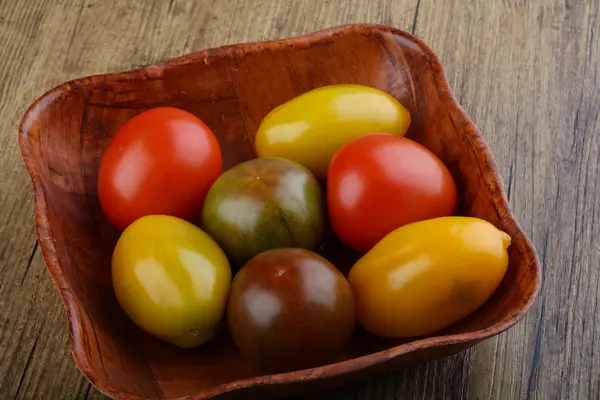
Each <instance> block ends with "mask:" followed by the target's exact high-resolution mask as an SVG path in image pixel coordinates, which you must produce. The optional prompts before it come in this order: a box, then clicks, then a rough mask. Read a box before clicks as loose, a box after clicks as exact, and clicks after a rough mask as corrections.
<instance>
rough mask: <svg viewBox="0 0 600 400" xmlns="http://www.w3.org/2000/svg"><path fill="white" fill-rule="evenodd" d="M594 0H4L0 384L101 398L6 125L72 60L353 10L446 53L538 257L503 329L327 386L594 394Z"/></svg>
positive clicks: (0, 34)
mask: <svg viewBox="0 0 600 400" xmlns="http://www.w3.org/2000/svg"><path fill="white" fill-rule="evenodd" d="M599 3H600V1H599V0H493V1H490V0H462V1H461V0H444V1H443V2H442V1H435V0H347V1H325V0H314V1H312V0H298V1H294V2H292V1H283V0H222V1H219V0H198V1H194V0H170V1H167V0H147V1H145V0H28V1H21V0H1V1H0V60H2V61H1V63H0V266H1V271H0V399H12V398H17V399H34V398H35V399H38V398H39V399H80V398H82V399H83V398H86V399H100V398H103V396H102V395H101V394H100V393H99V392H98V391H96V390H95V389H94V388H93V387H92V386H91V385H90V384H89V383H88V381H87V380H86V379H85V378H84V377H83V376H82V375H81V374H80V372H79V371H78V369H77V368H76V366H75V364H74V363H73V361H72V358H71V354H70V352H69V346H68V334H67V328H66V318H65V314H64V311H63V308H62V305H61V302H60V300H59V296H58V292H57V291H56V290H55V288H54V286H53V284H52V282H51V280H50V278H49V275H48V273H47V271H46V269H45V266H44V262H43V260H42V256H41V254H40V251H39V250H38V247H37V237H36V232H35V226H34V223H33V204H32V201H33V196H32V190H31V185H30V182H29V178H28V176H27V173H26V171H25V169H24V167H23V165H22V162H21V158H20V152H19V148H18V143H17V126H18V124H19V120H20V118H21V116H22V115H23V113H24V111H25V109H26V107H27V106H28V105H29V104H30V103H31V102H32V101H33V100H34V99H35V98H36V97H38V96H39V95H41V94H42V93H44V92H45V91H46V90H48V89H50V88H52V87H53V86H55V85H57V84H59V83H61V82H63V81H66V80H69V79H72V78H76V77H79V76H82V75H89V74H93V73H105V72H112V71H119V70H122V69H128V68H131V67H133V66H136V65H143V64H149V63H153V62H156V61H158V60H162V59H166V58H170V57H173V56H177V55H181V54H185V53H188V52H191V51H195V50H201V49H204V48H208V47H214V46H218V45H223V44H231V43H236V42H240V41H255V40H261V39H268V38H279V37H286V36H291V35H297V34H302V33H308V32H311V31H314V30H317V29H320V28H324V27H328V26H332V25H337V24H342V23H348V22H376V23H382V24H386V25H391V26H395V27H399V28H402V29H405V30H408V31H412V32H414V33H415V34H416V35H417V36H419V37H421V38H422V39H424V40H425V41H426V42H427V43H428V44H429V45H430V46H431V47H432V48H433V50H434V51H435V52H437V53H438V54H439V55H440V57H441V59H442V61H443V63H444V64H445V67H446V71H447V74H448V78H449V80H450V83H451V86H452V87H453V89H454V91H455V93H456V94H457V97H458V99H459V100H460V102H461V104H462V105H463V107H464V108H465V109H466V111H467V112H468V113H469V114H470V115H471V116H472V118H473V119H474V121H475V122H476V124H477V125H478V126H479V127H480V129H481V132H482V134H483V135H484V137H485V139H486V140H487V142H488V144H489V145H490V147H491V148H492V151H493V153H494V154H495V156H496V160H497V162H498V165H499V167H500V169H501V172H502V176H503V179H504V182H505V186H506V188H507V190H508V196H509V200H510V202H511V203H512V205H513V207H514V211H515V213H516V215H517V217H518V219H519V221H520V222H521V224H522V226H523V228H524V229H525V230H526V231H527V233H528V234H529V235H530V237H531V239H532V240H533V242H534V244H535V245H536V247H537V249H538V252H539V256H540V259H541V260H542V262H543V268H544V282H543V287H542V292H541V294H540V296H539V298H538V301H537V302H536V304H535V306H534V307H533V309H532V310H531V312H530V313H529V314H528V315H527V317H526V318H524V319H523V320H522V321H521V322H520V323H519V324H517V325H516V326H514V327H513V328H512V329H510V330H509V331H508V332H506V333H504V334H501V335H499V336H497V337H495V338H492V339H490V340H487V341H485V342H483V343H481V344H479V345H478V346H476V347H474V348H472V349H471V350H469V351H467V352H464V353H462V354H459V355H456V356H454V357H451V358H449V359H445V360H440V361H437V362H432V363H428V364H422V365H417V366H414V367H410V368H406V369H404V370H401V371H397V372H394V373H390V374H388V375H385V376H381V377H379V378H377V379H374V380H371V381H368V382H361V383H356V384H354V385H351V386H348V387H343V388H340V389H337V390H334V391H332V392H329V393H323V394H322V398H332V399H386V400H388V399H395V398H398V399H400V398H402V399H441V398H452V399H459V398H464V399H488V398H489V399H517V398H519V399H520V398H537V399H544V400H546V399H598V398H600V310H599V309H598V307H597V303H598V298H599V293H598V287H599V285H600V281H599V279H600V240H599V239H598V237H597V236H596V235H598V234H600V229H599V228H597V226H598V225H599V224H600V183H599V181H600V170H599V164H600V162H599V161H600V158H599V157H600V116H599V115H600V18H598V9H599V7H600V6H599Z"/></svg>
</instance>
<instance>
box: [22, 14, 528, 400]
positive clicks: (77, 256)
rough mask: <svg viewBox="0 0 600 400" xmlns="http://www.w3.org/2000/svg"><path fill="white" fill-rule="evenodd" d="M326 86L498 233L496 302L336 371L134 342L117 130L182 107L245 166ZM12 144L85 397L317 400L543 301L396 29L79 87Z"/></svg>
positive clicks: (222, 349) (227, 157)
mask: <svg viewBox="0 0 600 400" xmlns="http://www.w3.org/2000/svg"><path fill="white" fill-rule="evenodd" d="M490 79H493V78H492V77H491V78H490ZM338 83H358V84H363V85H369V86H373V87H376V88H379V89H382V90H384V91H386V92H388V93H390V94H391V95H393V96H394V97H396V98H397V99H398V100H399V101H400V102H402V103H403V104H404V105H405V106H406V107H408V108H409V110H410V112H411V114H412V118H413V123H412V126H411V128H410V131H409V134H408V136H409V137H412V138H414V139H415V140H417V141H419V142H420V143H422V144H424V145H425V146H426V147H428V148H429V149H430V150H432V151H433V152H434V153H435V154H436V155H437V156H438V157H440V158H441V160H442V161H443V162H444V163H445V164H446V165H447V166H448V168H449V170H450V171H451V173H452V175H453V176H454V178H455V180H456V183H457V186H458V189H459V196H460V204H459V207H458V211H457V212H458V214H460V215H471V216H476V217H480V218H483V219H486V220H488V221H490V222H492V223H493V224H495V225H496V226H498V227H499V228H501V229H503V230H504V231H506V232H508V233H509V234H510V236H511V237H512V239H513V242H512V243H513V244H512V245H511V246H510V248H509V257H510V265H509V268H508V272H507V274H506V276H505V278H504V280H503V282H502V284H501V286H500V287H499V288H498V290H497V291H496V293H495V294H494V295H493V297H492V298H490V299H489V301H488V302H487V303H486V304H485V305H484V306H483V307H482V308H480V309H479V310H478V311H476V312H475V313H474V314H472V315H470V316H469V317H467V318H465V319H464V320H462V321H460V322H458V323H457V324H455V325H453V326H451V327H450V328H449V329H446V330H444V331H443V332H440V333H438V334H436V335H432V336H429V337H422V338H418V339H416V340H412V341H400V340H386V339H381V338H377V337H374V336H371V335H369V334H367V333H365V332H364V331H362V330H361V329H357V330H356V332H355V334H354V336H353V338H352V340H351V343H350V345H349V346H348V351H347V354H346V356H345V359H342V360H339V362H337V363H334V364H330V365H324V366H321V367H318V368H313V369H308V370H302V371H294V372H290V373H283V374H276V375H268V374H265V373H263V372H261V371H260V370H258V369H257V368H256V367H255V366H254V365H252V364H251V363H249V362H247V361H246V360H244V359H243V358H241V357H240V356H239V355H238V353H237V352H236V350H235V348H234V347H233V345H232V342H231V339H230V338H229V336H228V334H227V332H224V333H223V334H221V335H220V336H219V337H218V338H217V339H216V340H214V341H213V342H211V343H210V344H209V345H205V346H203V347H200V348H198V349H194V350H180V349H178V348H175V347H173V346H170V345H167V344H164V343H162V342H159V341H157V340H155V339H152V338H151V337H149V336H148V335H146V334H145V333H143V332H142V331H140V330H139V329H138V328H137V327H136V326H134V325H133V324H132V323H131V322H130V320H129V319H128V318H127V317H126V316H125V314H124V313H123V312H122V311H121V309H120V308H119V306H118V305H117V302H116V300H115V297H114V293H113V290H112V286H111V278H110V258H111V253H112V249H113V246H114V244H115V242H116V239H117V238H118V232H117V231H116V230H115V229H114V228H113V227H112V226H111V225H110V224H109V223H108V222H107V220H106V218H105V217H104V215H103V213H102V211H101V209H100V205H99V203H98V198H97V187H96V181H97V175H98V168H99V162H100V157H101V156H102V153H103V151H104V149H105V148H106V146H107V144H108V141H109V140H110V138H111V136H112V135H113V134H114V133H115V131H116V130H117V128H119V126H120V125H122V124H123V123H124V122H125V121H127V120H128V119H129V118H131V117H133V116H134V115H136V114H138V113H139V112H141V111H143V110H146V109H149V108H152V107H157V106H165V105H168V106H175V107H180V108H183V109H185V110H188V111H190V112H192V113H194V114H196V115H197V116H198V117H200V118H201V119H202V120H204V121H205V122H206V123H207V124H208V125H209V126H210V127H211V128H212V129H213V130H214V132H215V134H216V135H217V136H218V139H219V142H220V144H221V146H222V149H223V152H224V168H229V167H231V166H233V165H235V164H237V163H239V162H241V161H244V160H247V159H249V158H252V157H254V151H253V146H252V144H253V140H252V139H253V136H254V133H255V132H256V130H257V128H258V125H259V123H260V121H261V119H262V118H263V117H264V116H265V115H266V114H267V113H268V112H269V111H270V110H271V109H273V108H274V107H275V106H277V105H279V104H281V103H283V102H285V101H287V100H289V99H291V98H292V97H294V96H296V95H299V94H301V93H303V92H306V91H308V90H310V89H314V88H317V87H320V86H323V85H329V84H338ZM19 141H20V145H21V152H22V156H23V160H24V162H25V165H26V166H27V170H28V171H29V174H30V175H31V179H32V181H33V188H34V191H35V221H36V225H37V231H38V235H39V243H40V246H41V249H42V253H43V255H44V260H45V262H46V265H47V267H48V270H49V271H50V275H51V276H52V280H53V281H54V283H55V285H56V287H57V288H58V290H59V293H60V295H61V297H62V299H63V303H64V306H65V309H66V312H67V316H68V323H69V331H70V343H71V351H72V354H73V357H74V359H75V361H76V363H77V366H78V367H79V368H80V369H81V371H82V372H83V374H84V375H85V376H86V377H87V378H88V379H89V380H90V381H91V382H92V383H93V384H94V386H96V387H97V388H98V389H100V390H101V391H102V392H104V393H105V394H107V395H108V396H111V397H114V398H119V399H159V398H160V399H163V398H176V399H183V398H185V399H189V400H191V399H201V398H208V397H212V396H224V397H236V398H238V397H244V396H256V397H257V398H266V397H279V396H285V395H292V394H299V393H305V392H307V391H310V390H313V389H314V390H323V389H325V388H329V387H332V386H335V385H339V384H343V383H345V382H349V381H351V380H354V379H357V378H365V377H368V376H371V375H373V374H377V373H381V372H384V371H387V370H390V369H393V368H399V367H401V366H404V365H407V364H410V363H415V362H422V361H427V360H432V359H436V358H440V357H444V356H448V355H451V354H453V353H456V352H458V351H461V350H464V349H466V348H468V347H470V346H473V345H474V344H476V343H478V342H479V341H481V340H483V339H486V338H489V337H491V336H493V335H496V334H498V333H500V332H502V331H504V330H506V329H507V328H509V327H510V326H512V325H513V324H515V323H516V322H517V321H518V320H519V319H520V318H522V317H523V315H524V314H525V313H526V312H527V311H528V310H529V308H530V307H531V305H532V303H533V301H534V299H535V297H536V295H537V293H538V289H539V286H540V264H539V260H538V258H537V256H536V253H535V249H534V247H533V245H532V244H531V242H530V241H529V239H528V238H527V237H526V235H525V233H524V232H523V231H522V230H521V228H520V227H519V225H518V223H517V222H516V221H515V218H514V215H513V214H512V212H511V210H510V208H509V204H508V201H507V199H506V196H505V194H504V191H503V186H502V181H501V178H500V175H499V174H498V170H497V168H496V165H495V162H494V159H493V157H492V155H491V153H490V151H489V150H488V147H487V145H486V144H485V142H484V140H483V139H482V137H481V136H480V134H479V132H478V130H477V128H476V127H475V125H474V124H473V122H472V121H471V120H470V119H469V117H468V116H467V115H466V114H465V112H464V111H463V110H462V109H461V107H460V106H459V105H458V104H457V102H456V99H455V98H454V97H453V94H452V92H451V90H450V88H449V87H448V83H447V81H446V78H445V76H444V72H443V70H442V66H441V65H440V61H439V60H438V58H437V57H436V56H435V54H434V53H433V52H432V51H431V50H430V49H429V48H428V47H427V46H426V45H425V44H424V43H423V42H422V41H420V40H419V39H417V38H415V37H413V36H411V35H409V34H408V33H406V32H403V31H401V30H398V29H393V28H388V27H384V26H377V25H363V24H360V25H345V26H340V27H335V28H331V29H326V30H323V31H319V32H316V33H313V34H310V35H306V36H301V37H296V38H291V39H285V40H277V41H268V42H261V43H250V44H239V45H234V46H227V47H221V48H217V49H211V50H206V51H201V52H197V53H194V54H190V55H186V56H183V57H180V58H176V59H173V60H170V61H166V62H162V63H159V64H156V65H151V66H148V67H144V68H140V69H136V70H133V71H127V72H122V73H116V74H107V75H98V76H92V77H87V78H82V79H76V80H73V81H71V82H68V83H65V84H62V85H60V86H58V87H56V88H54V89H52V90H50V91H49V92H48V93H46V94H45V95H43V96H42V97H41V98H39V99H38V100H37V101H36V102H35V103H34V104H33V105H32V106H31V107H30V108H29V110H28V111H27V113H26V114H25V116H24V118H23V121H22V123H21V126H20V132H19ZM325 253H326V255H327V256H328V257H329V258H330V259H332V260H333V261H334V263H336V264H337V265H338V266H340V267H341V268H342V269H345V268H347V267H349V266H350V265H351V263H352V261H353V260H354V259H355V255H353V253H351V252H349V251H348V250H347V249H345V248H343V247H342V246H341V245H340V244H339V243H338V242H337V241H336V240H335V239H334V238H330V240H329V241H328V242H327V245H326V246H325Z"/></svg>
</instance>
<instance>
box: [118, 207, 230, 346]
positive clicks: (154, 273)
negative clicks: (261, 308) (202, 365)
mask: <svg viewBox="0 0 600 400" xmlns="http://www.w3.org/2000/svg"><path fill="white" fill-rule="evenodd" d="M112 280H113V288H114V291H115V295H116V297H117V300H118V302H119V304H120V305H121V307H122V308H123V310H124V311H125V313H126V314H127V315H128V316H129V317H130V318H131V319H132V320H133V322H134V323H135V324H136V325H138V326H139V327H140V328H142V329H143V330H145V331H146V332H148V333H149V334H151V335H152V336H154V337H157V338H159V339H162V340H164V341H166V342H169V343H172V344H174V345H176V346H179V347H183V348H191V347H196V346H199V345H201V344H203V343H205V342H207V341H209V340H210V339H212V338H213V336H214V335H215V333H216V331H217V328H218V326H219V325H220V321H221V318H222V316H223V313H224V310H225V305H226V302H227V296H228V294H229V288H230V285H231V269H230V267H229V262H228V260H227V257H226V256H225V254H224V253H223V251H222V250H221V248H220V247H219V246H218V245H217V243H216V242H215V241H214V240H213V239H212V238H211V237H210V236H208V235H207V234H206V233H205V232H204V231H202V230H201V229H200V228H198V227H196V226H195V225H193V224H191V223H189V222H187V221H184V220H182V219H179V218H176V217H171V216H166V215H149V216H145V217H142V218H140V219H138V220H136V221H135V222H134V223H132V224H131V225H129V226H128V227H127V228H126V229H125V231H123V233H122V235H121V237H120V238H119V241H118V242H117V245H116V247H115V250H114V253H113V257H112Z"/></svg>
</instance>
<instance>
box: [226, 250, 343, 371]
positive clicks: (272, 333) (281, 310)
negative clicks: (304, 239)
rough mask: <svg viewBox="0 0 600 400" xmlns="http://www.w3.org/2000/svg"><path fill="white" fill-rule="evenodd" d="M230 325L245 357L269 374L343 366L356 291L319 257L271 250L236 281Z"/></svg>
mask: <svg viewBox="0 0 600 400" xmlns="http://www.w3.org/2000/svg"><path fill="white" fill-rule="evenodd" d="M227 322H228V325H229V331H230V332H231V335H232V337H233V340H234V342H235V344H236V346H237V347H238V348H239V349H240V352H241V353H242V354H243V355H244V356H246V357H248V358H249V359H251V360H254V361H255V362H256V363H257V364H259V365H260V366H261V367H262V368H263V369H264V370H266V371H268V372H283V371H291V370H298V369H303V368H311V367H315V366H319V365H323V364H326V363H329V362H335V361H339V360H340V357H341V356H342V352H343V348H344V346H345V344H346V343H347V342H348V340H349V339H350V336H351V334H352V331H353V329H354V324H355V320H354V298H353V294H352V289H351V287H350V284H349V283H348V281H347V280H346V278H345V277H344V275H342V273H341V272H340V271H338V270H337V269H336V268H335V267H334V266H333V265H331V263H329V261H327V260H326V259H324V258H323V257H321V256H320V255H318V254H316V253H313V252H311V251H308V250H304V249H297V248H285V249H275V250H269V251H266V252H264V253H261V254H259V255H257V256H256V257H254V258H252V259H251V260H250V261H249V262H248V263H247V264H246V265H245V266H244V267H243V268H242V269H241V270H240V271H239V272H238V274H237V275H236V277H235V279H234V280H233V283H232V288H231V292H230V297H229V303H228V306H227Z"/></svg>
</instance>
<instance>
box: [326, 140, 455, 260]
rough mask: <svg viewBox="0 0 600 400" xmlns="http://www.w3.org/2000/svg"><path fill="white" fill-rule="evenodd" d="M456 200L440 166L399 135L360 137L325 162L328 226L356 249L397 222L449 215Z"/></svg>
mask: <svg viewBox="0 0 600 400" xmlns="http://www.w3.org/2000/svg"><path fill="white" fill-rule="evenodd" d="M456 203H457V194H456V185H455V183H454V180H453V179H452V176H451V175H450V172H449V171H448V169H447V168H446V166H445V165H444V164H443V163H442V161H441V160H440V159H439V158H437V157H436V156H435V155H434V154H433V153H431V152H430V151H429V150H427V149H426V148H425V147H423V146H421V145H420V144H418V143H416V142H414V141H412V140H410V139H407V138H404V137H398V136H394V135H389V134H372V135H367V136H363V137H360V138H358V139H355V140H353V141H352V142H350V143H348V144H347V145H346V146H344V147H342V148H341V149H340V150H339V151H338V152H337V153H336V154H335V155H334V157H333V159H332V160H331V163H330V165H329V170H328V173H327V205H328V209H329V219H330V223H331V226H332V228H333V230H334V231H335V232H336V233H337V235H338V236H339V238H340V239H341V240H342V242H344V243H345V244H346V245H348V246H350V247H352V248H353V249H355V250H358V251H361V252H366V251H368V250H369V249H371V248H372V247H373V246H374V245H375V244H377V242H378V241H379V240H381V239H382V238H383V237H384V236H385V235H387V234H388V233H390V232H391V231H393V230H394V229H396V228H399V227H400V226H402V225H405V224H408V223H411V222H416V221H421V220H425V219H430V218H436V217H442V216H447V215H451V214H452V213H453V212H454V209H455V208H456Z"/></svg>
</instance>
